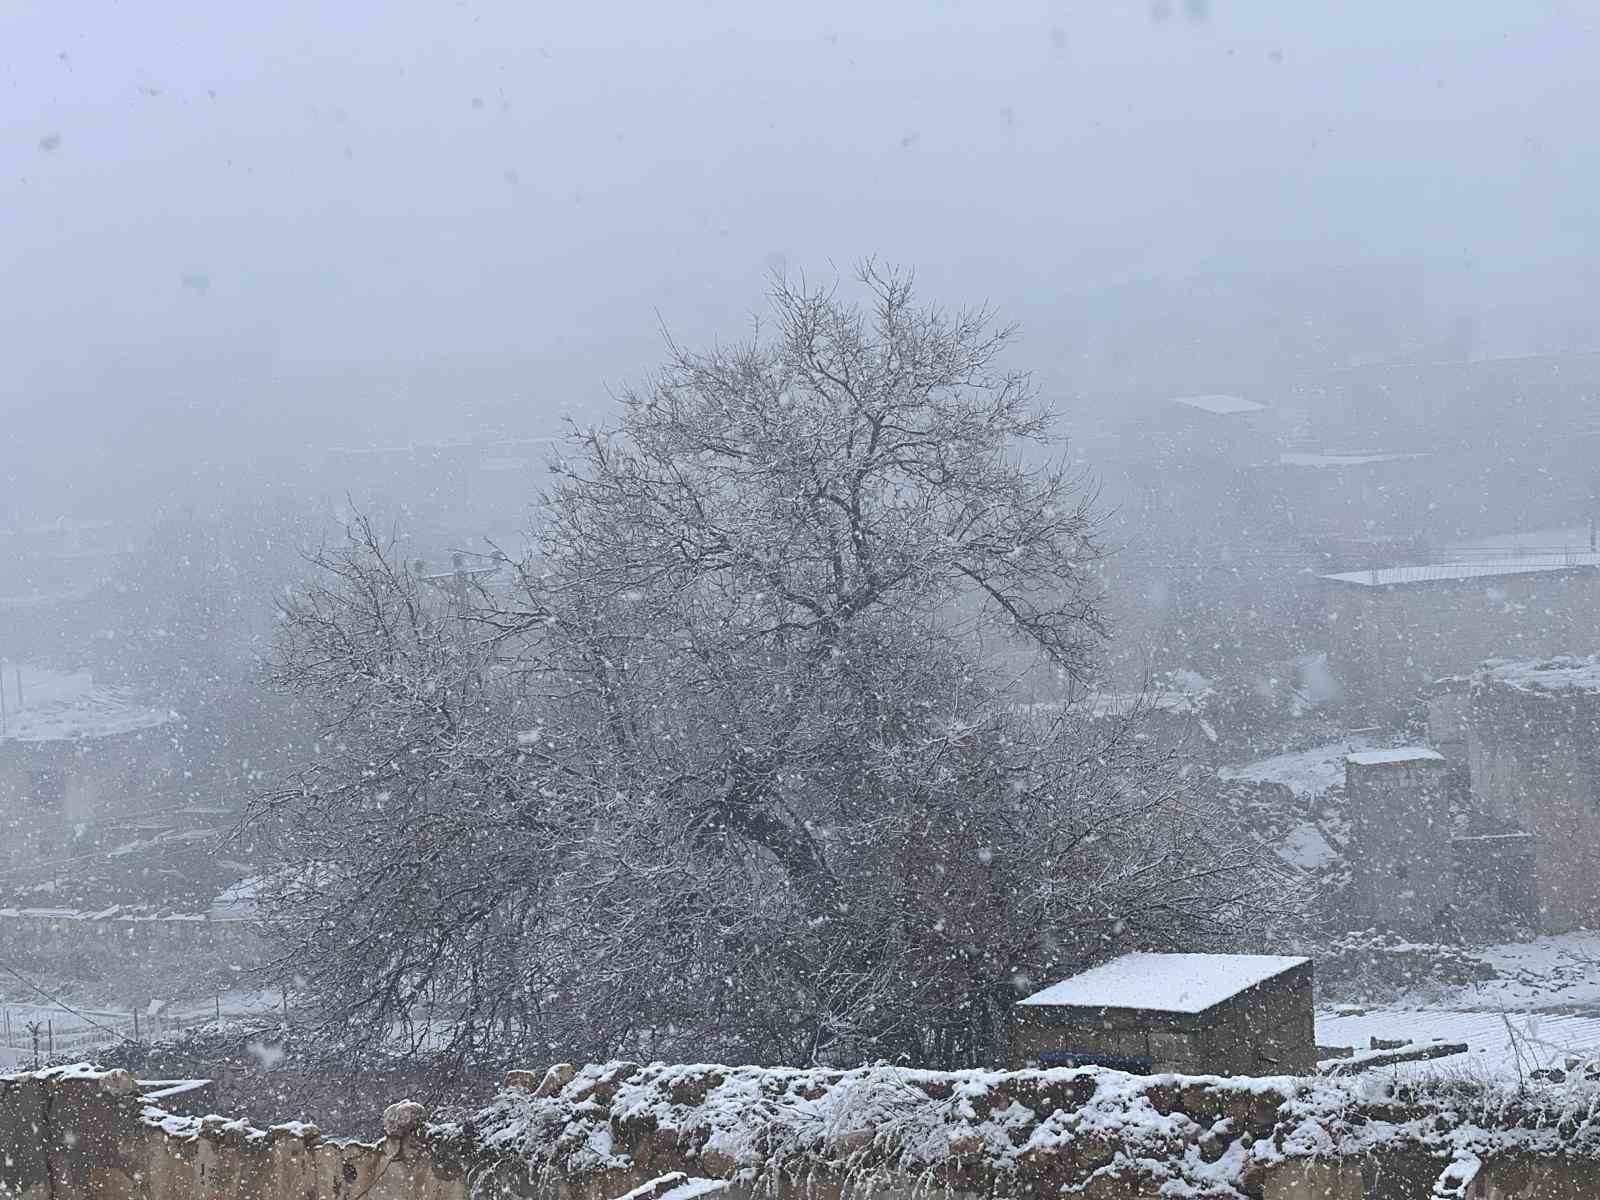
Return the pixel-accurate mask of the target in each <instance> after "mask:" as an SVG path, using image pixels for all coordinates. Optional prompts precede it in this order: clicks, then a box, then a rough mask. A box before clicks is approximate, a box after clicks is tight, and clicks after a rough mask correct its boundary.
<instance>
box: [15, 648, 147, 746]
mask: <svg viewBox="0 0 1600 1200" xmlns="http://www.w3.org/2000/svg"><path fill="white" fill-rule="evenodd" d="M0 689H3V691H4V697H5V700H4V716H3V718H0V741H7V740H10V741H19V742H57V741H67V740H69V739H71V738H86V737H87V738H93V737H115V736H116V735H118V734H124V733H134V732H136V731H138V730H141V729H154V728H155V727H156V726H158V725H164V724H166V723H167V722H168V721H170V720H172V717H173V714H172V713H171V712H170V711H168V710H167V709H164V708H151V707H149V706H147V705H144V704H140V703H138V702H137V701H135V700H133V699H132V698H130V697H129V696H128V695H127V693H125V692H123V691H121V690H119V689H117V688H112V687H105V686H102V685H98V684H96V683H95V682H94V678H93V677H92V676H91V675H90V674H89V672H87V671H51V670H47V669H45V668H42V667H26V666H10V665H7V666H5V667H4V668H0Z"/></svg>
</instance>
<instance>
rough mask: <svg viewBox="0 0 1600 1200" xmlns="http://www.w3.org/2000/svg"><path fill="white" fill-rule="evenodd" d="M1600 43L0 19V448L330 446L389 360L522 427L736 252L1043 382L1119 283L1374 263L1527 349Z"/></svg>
mask: <svg viewBox="0 0 1600 1200" xmlns="http://www.w3.org/2000/svg"><path fill="white" fill-rule="evenodd" d="M1597 24H1600V20H1597V10H1596V9H1595V8H1593V7H1590V6H1588V5H1584V4H1579V3H1571V4H1564V3H1540V2H1533V0H1530V2H1527V3H1499V2H1491V0H1427V2H1423V0H1407V2H1406V3H1393V2H1392V0H1390V2H1388V3H1377V2H1361V3H1343V2H1334V0H1326V2H1316V3H1304V4H1300V3H1294V4H1287V3H1283V2H1282V0H1209V3H1204V2H1202V0H1170V2H1165V0H1158V2H1157V3H1154V4H1151V3H1148V2H1146V0H1137V2H1132V3H1122V2H1121V0H1084V2H1082V3H1066V2H1064V0H1054V2H1046V0H1032V2H1017V3H1003V2H996V3H991V2H987V0H960V2H957V0H951V2H938V0H894V2H890V3H884V4H867V3H862V2H861V0H852V2H850V3H845V2H842V0H814V2H809V3H803V4H801V3H795V4H781V5H780V4H772V5H767V4H754V3H750V2H749V0H744V2H732V0H714V2H706V3H661V4H655V3H644V2H642V0H640V2H637V3H604V2H601V3H589V4H554V3H529V2H522V3H514V2H510V0H507V2H504V3H481V2H476V3H475V2H466V3H459V4H454V3H428V4H408V5H395V4H378V3H374V2H371V0H346V2H345V3H340V4H328V3H325V2H323V0H279V2H277V3H274V4H270V5H268V4H262V5H230V4H198V3H194V2H193V0H144V2H141V3H132V2H123V3H115V2H112V0H95V2H92V3H91V2H84V0H41V2H39V3H23V4H18V3H17V2H16V0H0V46H3V49H0V97H3V100H0V197H3V204H0V211H3V213H4V219H3V220H0V278H3V279H4V288H3V290H0V331H3V333H0V345H3V350H4V353H3V355H0V417H3V418H4V420H5V423H6V431H5V432H6V437H5V441H7V442H8V443H9V445H8V453H7V454H5V455H0V458H6V459H8V460H9V462H8V463H7V469H8V470H9V471H10V472H11V478H12V479H13V481H14V483H13V486H29V484H28V483H27V480H28V479H30V478H31V479H34V480H37V478H38V475H39V472H40V470H41V469H42V468H41V467H40V466H39V464H40V463H43V462H44V461H46V458H47V457H48V455H49V454H58V453H66V452H68V451H74V452H75V455H76V456H75V457H73V454H68V458H69V459H70V460H71V461H73V462H77V463H80V464H87V463H93V462H98V461H102V460H110V459H116V458H118V456H119V455H120V456H122V457H123V458H126V456H127V455H128V454H129V453H130V447H134V448H137V447H140V446H143V447H145V452H146V453H148V454H149V455H151V456H152V457H156V456H159V454H160V453H162V452H163V450H164V449H170V448H171V447H173V446H174V445H179V446H188V447H194V446H199V445H209V444H210V443H209V442H208V439H211V440H212V441H227V440H228V439H229V438H234V439H237V437H238V436H239V433H238V431H239V430H241V429H244V430H250V431H255V433H254V434H253V435H252V436H265V435H266V432H267V431H269V430H272V429H273V428H274V427H275V424H276V423H278V422H279V420H280V419H281V420H283V421H295V420H298V419H299V417H300V416H302V415H303V414H304V413H305V412H306V411H308V410H307V409H306V408H305V407H304V406H305V405H307V404H313V405H314V408H312V409H311V410H310V411H315V412H316V413H318V414H320V415H321V416H322V417H323V418H325V419H326V420H327V421H328V424H329V431H328V432H327V434H326V436H327V437H331V438H335V439H337V438H338V437H346V436H348V437H355V438H359V437H361V436H363V433H362V430H363V429H367V428H369V427H373V428H375V427H377V426H381V425H382V424H383V420H384V419H385V417H392V416H393V415H394V413H396V412H399V411H401V410H403V409H405V407H406V405H407V403H408V400H407V398H406V397H405V396H396V395H394V392H393V384H392V372H393V371H394V370H395V369H396V368H397V366H399V367H405V366H409V365H417V364H421V365H424V366H429V367H430V368H431V369H433V370H434V371H435V372H436V373H438V372H442V373H443V374H444V376H445V377H446V378H448V377H449V373H450V364H452V363H455V364H460V365H461V369H462V374H461V379H462V380H463V384H462V389H463V390H464V391H466V392H468V393H472V392H474V391H477V392H478V393H481V395H465V396H462V397H461V399H460V403H461V404H462V405H463V406H469V405H471V404H474V403H476V402H477V401H478V400H479V399H480V398H483V397H487V399H485V401H484V402H485V403H490V404H491V405H492V404H505V403H508V402H511V401H515V403H517V404H522V403H526V405H527V406H528V409H527V414H526V416H525V418H524V420H523V424H524V425H525V426H526V427H527V428H529V429H534V428H537V427H541V426H542V427H553V426H554V424H555V420H556V415H557V413H558V411H559V410H560V409H561V408H562V407H563V406H570V405H574V404H576V405H580V406H581V405H583V404H587V403H592V402H593V401H594V400H595V399H596V398H597V397H600V396H603V394H604V388H605V387H606V386H607V385H614V384H616V383H619V382H622V381H624V380H626V379H628V378H630V377H632V376H634V375H635V374H637V372H638V371H639V370H640V369H641V368H642V367H643V366H644V365H646V364H648V363H649V362H650V361H652V360H653V359H654V358H655V357H656V351H657V346H658V342H657V329H656V322H657V313H659V314H660V317H661V319H662V320H664V321H665V322H666V323H667V324H668V325H669V326H670V327H671V328H672V330H673V332H674V333H675V334H676V335H678V336H679V337H681V338H684V339H687V340H689V341H691V342H692V341H695V340H699V339H702V338H705V337H708V336H712V335H713V334H728V333H736V332H738V331H739V329H740V328H741V322H742V321H743V319H744V317H745V315H746V314H747V313H748V312H749V311H750V310H751V308H752V307H753V306H754V304H755V303H756V301H757V299H758V296H759V292H760V289H761V286H762V282H763V277H764V274H765V273H766V272H767V271H768V270H770V269H772V268H773V267H775V266H782V265H788V266H789V267H791V268H804V269H806V270H808V271H811V272H819V271H820V272H826V271H827V270H828V269H829V264H830V263H832V264H837V265H838V266H840V267H844V266H847V265H848V264H849V263H850V262H851V260H853V259H855V258H857V257H859V256H861V255H864V254H868V253H875V254H878V255H881V256H884V257H886V258H888V259H890V260H893V261H897V262H901V263H908V264H914V265H915V266H916V267H917V268H918V269H919V272H920V275H921V278H922V279H923V281H924V283H925V285H926V289H927V290H928V292H930V293H931V294H934V295H938V296H939V297H941V298H944V299H949V300H957V301H959V300H968V299H973V300H976V299H984V298H987V299H989V300H992V301H994V302H995V303H997V304H998V305H1000V306H1001V307H1002V308H1003V309H1004V310H1006V311H1007V312H1008V313H1009V314H1011V315H1013V316H1016V317H1019V318H1021V319H1022V320H1023V321H1024V322H1025V323H1026V333H1027V337H1028V340H1027V342H1026V343H1025V345H1026V346H1027V347H1029V348H1031V349H1032V350H1033V351H1034V352H1036V354H1037V356H1038V359H1039V361H1040V363H1041V365H1043V366H1046V367H1055V366H1057V365H1058V364H1059V363H1060V362H1062V361H1068V362H1070V361H1071V360H1072V359H1073V356H1074V355H1077V356H1078V357H1080V358H1081V357H1083V356H1084V355H1086V354H1088V353H1089V352H1090V348H1091V347H1092V346H1093V344H1095V339H1096V338H1099V337H1102V336H1104V334H1105V331H1106V329H1108V328H1113V327H1114V326H1115V325H1116V323H1117V321H1118V320H1120V318H1121V316H1122V315H1123V312H1124V310H1123V309H1122V308H1121V307H1119V306H1121V305H1133V306H1137V303H1138V297H1139V296H1144V295H1148V294H1149V288H1150V287H1151V286H1152V283H1154V284H1156V285H1160V286H1162V287H1165V288H1167V289H1168V290H1169V291H1171V292H1173V293H1175V294H1176V295H1178V296H1179V297H1180V300H1179V302H1180V303H1181V302H1182V301H1181V298H1182V296H1183V295H1184V294H1185V292H1186V289H1188V288H1189V287H1190V286H1191V284H1192V283H1193V281H1196V280H1205V279H1215V278H1226V277H1230V276H1235V275H1239V274H1245V275H1249V274H1250V273H1267V274H1274V273H1275V274H1279V275H1285V276H1295V275H1308V276H1315V275H1316V273H1318V272H1321V271H1327V272H1335V273H1337V272H1343V273H1345V274H1347V275H1348V274H1349V273H1351V272H1355V273H1356V274H1357V275H1358V276H1360V275H1361V273H1362V272H1366V271H1370V272H1373V273H1374V277H1375V278H1392V277H1395V276H1396V274H1397V273H1398V275H1399V276H1400V277H1403V278H1405V279H1407V280H1409V281H1411V282H1412V284H1414V286H1415V288H1416V290H1417V291H1418V292H1419V294H1420V295H1421V297H1422V300H1423V302H1424V303H1425V305H1426V315H1427V318H1428V319H1429V320H1431V321H1434V322H1436V323H1437V324H1438V325H1439V326H1440V327H1441V328H1443V327H1445V326H1446V325H1447V324H1448V323H1449V322H1451V321H1460V320H1462V319H1469V320H1470V321H1472V322H1473V323H1474V326H1473V327H1474V328H1475V329H1476V330H1477V332H1478V336H1479V337H1480V338H1481V339H1482V343H1483V344H1482V346H1481V347H1480V348H1481V349H1482V350H1483V351H1484V352H1499V353H1510V352H1519V351H1523V350H1528V349H1534V348H1538V346H1539V345H1540V344H1541V340H1540V339H1541V337H1542V336H1544V331H1547V330H1548V329H1550V328H1554V327H1556V326H1559V325H1561V324H1562V323H1563V322H1566V321H1569V319H1570V315H1571V314H1572V313H1574V312H1593V311H1594V310H1595V304H1596V301H1597V300H1600V262H1597V259H1600V250H1597V247H1600V216H1597V212H1596V207H1595V204H1594V196H1595V194H1596V184H1597V183H1600V157H1597V150H1596V146H1597V139H1596V136H1595V132H1594V127H1595V118H1594V114H1595V113H1596V112H1600V73H1596V72H1595V71H1594V70H1593V55H1594V50H1595V47H1596V45H1597V44H1600V42H1597V39H1596V34H1597ZM1130 288H1131V289H1133V291H1132V293H1130V290H1129V289H1130ZM1141 289H1142V290H1141ZM1130 294H1132V295H1133V296H1134V299H1133V300H1129V296H1130ZM1590 319H1592V318H1590ZM1063 369H1065V368H1063ZM334 372H338V373H342V374H338V375H334V374H331V373H334ZM330 378H338V379H342V380H343V382H342V383H339V384H337V385H333V384H330V383H329V382H328V381H329V379H330ZM302 385H303V386H302ZM330 388H331V389H332V390H334V391H337V392H339V394H340V395H341V396H342V397H343V400H342V401H341V403H344V404H346V405H347V406H348V411H347V412H341V410H340V408H339V406H338V405H336V404H331V403H330V402H329V390H330ZM341 389H342V390H341ZM445 390H446V391H448V388H446V389H445ZM308 396H310V397H314V400H307V399H306V397H308ZM429 403H430V404H433V403H434V402H433V401H431V400H430V402H429ZM297 406H298V407H297ZM434 406H435V407H437V405H434ZM386 410H388V411H386ZM434 415H435V416H437V415H439V414H437V413H435V414H434ZM346 419H347V423H348V424H349V426H350V428H349V429H348V430H341V429H340V422H341V420H346ZM453 421H456V415H448V416H447V419H444V420H442V422H441V427H449V426H450V425H451V423H452V422H453ZM374 436H377V435H376V434H375V435H374ZM47 448H53V449H49V450H48V452H47ZM63 448H65V449H63ZM213 449H214V448H213ZM206 452H207V453H210V452H212V451H211V450H207V451H206ZM24 459H26V460H27V461H23V460H24ZM51 461H67V460H65V459H62V460H56V459H52V460H51ZM30 463H31V464H32V466H31V470H32V474H31V475H30V473H29V470H30ZM19 472H20V473H19ZM18 480H20V481H21V482H20V483H18V482H15V481H18Z"/></svg>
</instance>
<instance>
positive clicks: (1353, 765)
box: [1344, 746, 1456, 937]
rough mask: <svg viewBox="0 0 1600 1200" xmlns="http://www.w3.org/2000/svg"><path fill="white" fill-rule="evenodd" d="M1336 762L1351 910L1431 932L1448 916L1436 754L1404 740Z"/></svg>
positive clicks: (1450, 867)
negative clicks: (1340, 771)
mask: <svg viewBox="0 0 1600 1200" xmlns="http://www.w3.org/2000/svg"><path fill="white" fill-rule="evenodd" d="M1344 761H1345V803H1346V806H1347V809H1348V812H1349V818H1350V845H1349V856H1348V861H1349V863H1350V883H1351V895H1352V909H1353V915H1354V916H1355V917H1356V918H1357V919H1358V920H1360V921H1362V922H1364V923H1372V924H1377V925H1381V926H1384V927H1386V928H1389V929H1396V930H1402V931H1404V932H1406V933H1408V934H1411V935H1414V936H1418V937H1430V936H1434V935H1435V931H1436V930H1437V929H1439V928H1440V927H1441V926H1448V925H1449V924H1450V923H1451V920H1452V917H1451V908H1452V905H1453V904H1454V901H1455V884H1456V880H1455V871H1454V863H1453V860H1452V857H1451V849H1450V839H1451V832H1452V823H1451V816H1450V796H1449V791H1448V789H1447V787H1446V782H1445V759H1444V755H1442V754H1440V753H1439V752H1438V751H1436V750H1429V749H1425V748H1423V747H1420V746H1411V747H1400V748H1398V749H1392V750H1358V751H1357V752H1356V753H1354V754H1351V755H1348V756H1347V757H1346V758H1345V760H1344Z"/></svg>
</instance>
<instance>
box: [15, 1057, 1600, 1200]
mask: <svg viewBox="0 0 1600 1200" xmlns="http://www.w3.org/2000/svg"><path fill="white" fill-rule="evenodd" d="M519 1076H522V1073H520V1072H514V1073H513V1077H512V1078H510V1080H509V1082H510V1083H512V1084H513V1085H516V1086H512V1087H510V1088H508V1090H507V1091H506V1092H505V1093H504V1094H503V1095H502V1096H501V1097H500V1098H499V1099H498V1100H497V1101H496V1102H495V1104H493V1105H491V1106H490V1107H489V1108H486V1109H484V1110H482V1111H480V1112H478V1113H476V1114H474V1115H472V1116H471V1117H468V1118H465V1119H461V1120H457V1121H455V1122H447V1123H438V1124H429V1123H428V1122H427V1121H426V1120H425V1119H424V1117H425V1114H424V1113H423V1112H422V1111H421V1108H420V1106H418V1105H411V1104H397V1105H395V1106H392V1107H391V1108H390V1110H388V1111H387V1112H386V1113H385V1121H384V1124H385V1129H386V1133H387V1136H386V1137H385V1138H384V1139H383V1140H382V1141H379V1142H374V1143H361V1142H351V1141H336V1140H330V1139H326V1138H323V1137H322V1136H321V1135H320V1134H319V1133H318V1132H317V1130H315V1129H314V1128H312V1127H309V1126H304V1125H294V1124H291V1125H282V1126H277V1127H274V1128H272V1129H266V1130H262V1129H254V1128H251V1127H250V1126H248V1125H246V1124H245V1123H244V1122H241V1121H233V1120H228V1119H226V1118H223V1117H218V1116H192V1115H178V1114H174V1113H172V1112H169V1111H167V1110H165V1109H162V1108H160V1107H157V1106H156V1105H155V1103H154V1101H155V1100H157V1099H161V1098H163V1097H162V1096H161V1095H159V1094H157V1095H151V1094H142V1092H143V1088H144V1086H145V1085H139V1084H137V1083H136V1082H135V1081H134V1079H133V1077H132V1076H130V1075H129V1074H127V1073H126V1072H123V1071H111V1072H98V1071H94V1070H91V1069H89V1068H86V1067H79V1068H67V1069H61V1070H55V1071H47V1072H41V1073H37V1074H31V1075H20V1076H10V1077H6V1078H4V1079H3V1080H0V1195H3V1196H7V1197H14V1198H17V1200H478V1198H479V1197H483V1198H485V1200H487V1198H489V1197H495V1198H497V1200H504V1198H509V1197H523V1198H527V1200H613V1198H617V1197H622V1196H625V1195H629V1194H630V1193H631V1194H633V1196H634V1197H635V1200H669V1198H671V1200H687V1198H688V1197H689V1196H691V1195H699V1196H704V1195H709V1194H711V1193H712V1192H719V1193H720V1195H721V1196H722V1197H726V1200H755V1198H756V1197H761V1198H762V1200H879V1198H882V1200H889V1198H890V1197H893V1198H894V1200H912V1198H913V1197H923V1198H924V1200H931V1198H932V1197H935V1196H946V1197H953V1198H959V1200H976V1198H977V1197H989V1198H998V1197H1011V1196H1014V1197H1019V1198H1022V1197H1027V1198H1030V1200H1032V1198H1039V1200H1043V1198H1044V1197H1047V1196H1048V1197H1058V1196H1062V1195H1068V1196H1071V1195H1079V1196H1088V1197H1094V1198H1096V1200H1137V1198H1149V1197H1156V1196H1185V1197H1190V1198H1192V1200H1241V1198H1242V1200H1410V1198H1412V1197H1415V1198H1417V1200H1422V1198H1424V1197H1430V1198H1435V1200H1448V1198H1450V1197H1456V1198H1458V1200H1509V1198H1510V1197H1513V1196H1515V1197H1528V1198H1530V1200H1577V1198H1578V1197H1593V1196H1594V1195H1597V1194H1600V1191H1597V1190H1596V1189H1597V1188H1600V1154H1597V1147H1596V1146H1595V1144H1594V1139H1592V1138H1586V1137H1585V1136H1584V1134H1583V1132H1582V1131H1581V1130H1579V1131H1576V1132H1575V1131H1573V1130H1572V1129H1561V1128H1559V1127H1558V1126H1559V1122H1556V1121H1549V1120H1548V1118H1549V1117H1550V1115H1551V1114H1549V1113H1540V1112H1537V1111H1533V1110H1530V1109H1529V1108H1528V1107H1527V1106H1524V1107H1523V1109H1522V1110H1518V1109H1517V1108H1516V1107H1515V1106H1513V1107H1512V1108H1510V1109H1496V1111H1501V1112H1502V1119H1501V1121H1500V1123H1499V1124H1498V1125H1495V1124H1493V1123H1491V1122H1484V1121H1482V1120H1480V1118H1481V1117H1482V1115H1483V1112H1473V1113H1468V1112H1465V1111H1462V1110H1460V1109H1458V1108H1451V1107H1449V1106H1448V1103H1446V1102H1433V1103H1430V1102H1427V1101H1426V1100H1425V1099H1419V1098H1415V1097H1413V1098H1411V1099H1409V1100H1407V1101H1406V1102H1404V1103H1402V1102H1401V1100H1400V1099H1399V1098H1397V1097H1395V1096H1392V1095H1391V1096H1387V1097H1386V1096H1385V1095H1384V1094H1383V1093H1382V1091H1381V1089H1373V1088H1371V1087H1370V1086H1368V1087H1366V1088H1364V1089H1359V1090H1358V1089H1352V1088H1348V1087H1346V1088H1342V1089H1341V1088H1340V1087H1339V1086H1338V1085H1337V1084H1335V1083H1334V1082H1333V1081H1307V1080H1299V1081H1296V1080H1292V1079H1286V1078H1280V1079H1276V1080H1255V1081H1247V1080H1219V1079H1215V1078H1210V1079H1207V1078H1188V1077H1182V1076H1160V1077H1154V1078H1150V1079H1136V1078H1134V1077H1130V1076H1126V1075H1120V1074H1118V1073H1116V1072H1098V1071H1053V1072H1022V1073H1015V1074H1010V1075H1002V1074H995V1073H985V1072H976V1071H969V1072H954V1073H948V1074H940V1073H934V1072H917V1071H902V1070H897V1069H894V1068H869V1069H864V1070H861V1071H852V1072H825V1071H814V1070H812V1071H800V1070H769V1069H762V1068H755V1067H746V1068H726V1067H707V1066H693V1067H670V1066H664V1065H661V1064H655V1065H653V1066H648V1067H642V1066H638V1065H634V1064H623V1063H613V1064H606V1065H603V1066H595V1067H588V1068H585V1069H583V1070H581V1071H574V1070H573V1069H572V1068H571V1067H556V1068H552V1069H551V1070H550V1072H548V1073H544V1074H539V1075H528V1076H523V1077H521V1078H518V1077H519ZM167 1094H168V1095H171V1094H172V1093H171V1092H170V1089H169V1092H168V1093H167ZM191 1094H192V1093H191ZM1483 1111H1485V1112H1486V1111H1489V1109H1488V1108H1485V1109H1484V1110H1483ZM1530 1119H1533V1120H1534V1125H1533V1127H1532V1128H1527V1127H1519V1122H1521V1123H1523V1124H1524V1125H1526V1123H1527V1122H1528V1121H1529V1120H1530ZM682 1185H690V1186H689V1187H687V1188H686V1189H685V1190H682V1191H677V1192H674V1189H675V1188H677V1187H680V1186H682Z"/></svg>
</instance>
